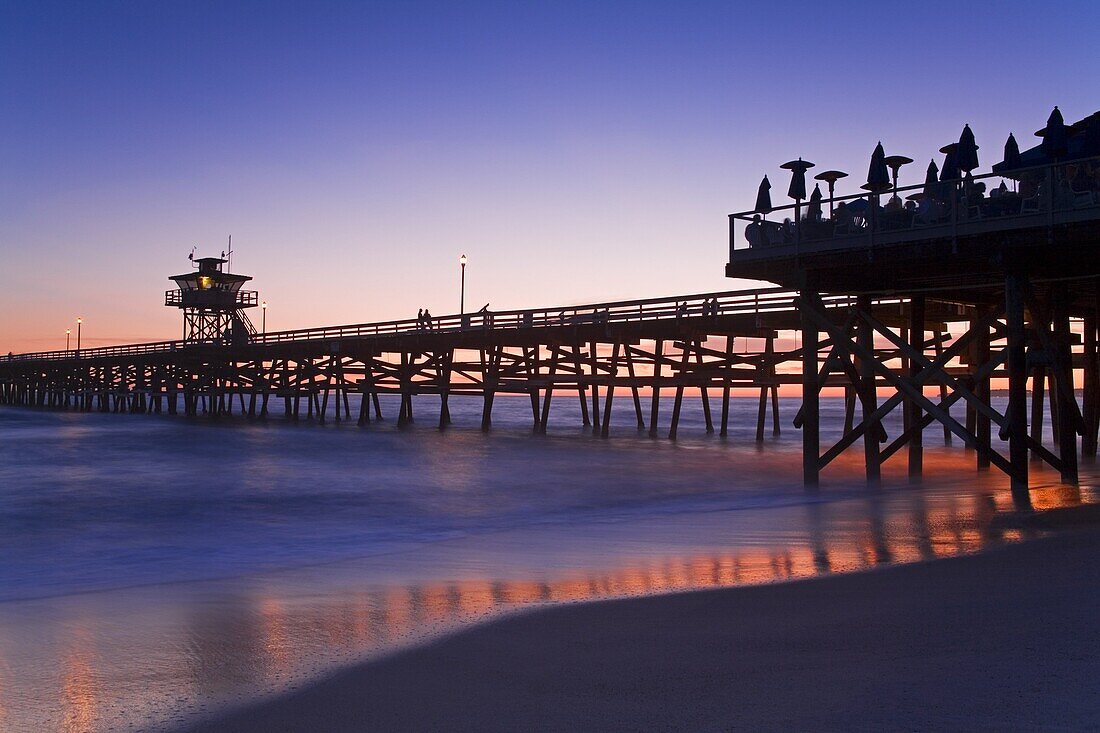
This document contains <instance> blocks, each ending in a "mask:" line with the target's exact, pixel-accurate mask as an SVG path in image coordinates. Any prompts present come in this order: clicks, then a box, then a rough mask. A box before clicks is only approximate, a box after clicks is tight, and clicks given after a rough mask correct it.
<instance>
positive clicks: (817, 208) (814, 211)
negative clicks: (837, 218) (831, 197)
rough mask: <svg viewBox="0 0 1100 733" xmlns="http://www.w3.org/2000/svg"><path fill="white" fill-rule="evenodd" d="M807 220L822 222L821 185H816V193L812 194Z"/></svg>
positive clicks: (807, 208) (807, 209)
mask: <svg viewBox="0 0 1100 733" xmlns="http://www.w3.org/2000/svg"><path fill="white" fill-rule="evenodd" d="M806 218H807V219H809V220H810V221H821V184H819V183H815V184H814V192H813V193H811V194H810V203H809V205H808V206H807V207H806Z"/></svg>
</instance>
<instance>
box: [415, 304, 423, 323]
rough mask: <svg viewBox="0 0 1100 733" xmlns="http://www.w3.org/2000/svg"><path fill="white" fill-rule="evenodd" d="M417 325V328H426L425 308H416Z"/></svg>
mask: <svg viewBox="0 0 1100 733" xmlns="http://www.w3.org/2000/svg"><path fill="white" fill-rule="evenodd" d="M416 327H417V328H424V309H423V308H417V309H416Z"/></svg>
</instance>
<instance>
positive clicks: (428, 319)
mask: <svg viewBox="0 0 1100 733" xmlns="http://www.w3.org/2000/svg"><path fill="white" fill-rule="evenodd" d="M424 327H425V328H426V329H428V330H429V331H430V330H432V314H431V311H429V310H428V309H427V308H425V309H424Z"/></svg>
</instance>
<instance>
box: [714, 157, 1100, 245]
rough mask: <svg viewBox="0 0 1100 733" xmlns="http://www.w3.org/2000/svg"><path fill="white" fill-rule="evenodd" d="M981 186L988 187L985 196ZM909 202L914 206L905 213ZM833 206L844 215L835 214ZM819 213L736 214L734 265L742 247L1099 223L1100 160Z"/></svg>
mask: <svg viewBox="0 0 1100 733" xmlns="http://www.w3.org/2000/svg"><path fill="white" fill-rule="evenodd" d="M994 182H998V183H1000V182H1004V183H1005V187H1004V188H1003V189H1002V188H1001V187H1000V186H999V185H998V186H994V185H992V184H993V183H994ZM1017 182H1018V183H1017ZM978 183H985V184H987V186H988V189H989V190H987V191H985V192H984V193H979V192H978V190H977V184H978ZM895 197H896V199H895ZM906 200H913V201H914V202H915V203H916V205H915V207H913V208H911V209H906V208H904V202H905V201H906ZM890 202H893V203H892V205H888V204H890ZM842 207H843V209H842ZM830 209H833V210H834V211H835V210H837V209H842V210H844V211H846V213H844V214H839V215H837V214H836V213H834V215H833V216H831V217H830V215H829V211H830ZM821 210H822V211H821V217H820V218H810V217H809V216H808V212H809V204H808V202H807V201H802V202H800V203H799V204H789V205H785V206H777V207H775V208H773V209H772V210H771V211H769V212H768V213H767V214H766V215H762V214H760V213H758V212H755V211H743V212H740V213H737V214H730V215H729V223H730V261H731V262H732V261H733V260H734V252H735V251H736V250H738V249H746V248H753V249H766V248H769V247H777V248H778V247H783V248H785V249H793V250H795V251H796V252H799V251H802V248H803V245H807V246H806V247H805V251H812V249H813V246H814V245H821V244H823V243H827V242H838V243H839V242H845V243H850V244H852V245H854V246H858V245H860V244H866V245H874V243H875V239H876V237H886V236H887V235H893V236H892V239H901V240H904V239H907V238H909V237H908V234H909V233H911V234H912V238H913V239H923V238H926V237H928V236H947V237H958V236H960V235H966V234H969V233H972V232H977V231H980V230H983V229H991V228H992V229H1010V228H1016V227H1019V228H1026V227H1036V226H1046V225H1053V224H1054V223H1055V222H1056V220H1058V219H1063V218H1066V217H1067V216H1072V217H1081V216H1084V217H1086V218H1091V215H1095V216H1096V217H1097V218H1100V156H1094V157H1089V158H1077V159H1075V160H1069V161H1065V162H1057V163H1047V164H1043V165H1037V166H1029V167H1019V168H1014V169H1011V170H1006V171H998V172H996V173H983V174H979V175H975V176H972V177H969V178H952V179H947V180H943V181H940V182H938V183H937V184H935V186H934V187H932V188H931V190H930V191H927V192H926V191H925V185H924V184H919V185H916V186H901V187H898V188H897V189H894V188H890V189H887V190H885V191H881V192H879V193H878V194H873V193H866V192H864V193H859V194H852V195H847V196H836V197H834V198H832V199H829V198H824V199H822V201H821ZM768 217H771V218H772V221H767V218H768ZM776 219H778V221H777V220H776ZM754 226H755V228H753V227H754Z"/></svg>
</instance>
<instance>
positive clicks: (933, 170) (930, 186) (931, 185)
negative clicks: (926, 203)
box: [924, 160, 940, 198]
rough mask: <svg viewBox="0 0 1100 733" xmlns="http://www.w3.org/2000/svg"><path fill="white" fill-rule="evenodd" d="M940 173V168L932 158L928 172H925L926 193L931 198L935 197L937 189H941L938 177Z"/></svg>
mask: <svg viewBox="0 0 1100 733" xmlns="http://www.w3.org/2000/svg"><path fill="white" fill-rule="evenodd" d="M938 173H939V168H937V167H936V161H934V160H931V161H929V162H928V172H927V173H925V174H924V195H925V196H928V197H930V198H935V196H936V191H937V190H938V189H939V186H940V182H939V179H938V178H937V177H936V174H938Z"/></svg>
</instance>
